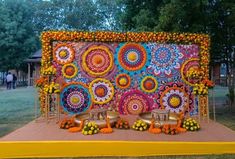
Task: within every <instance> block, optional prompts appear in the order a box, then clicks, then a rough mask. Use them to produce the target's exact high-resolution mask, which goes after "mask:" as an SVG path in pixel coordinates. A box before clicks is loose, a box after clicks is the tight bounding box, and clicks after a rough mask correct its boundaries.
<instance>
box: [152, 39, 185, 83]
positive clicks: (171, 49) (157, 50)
mask: <svg viewBox="0 0 235 159" xmlns="http://www.w3.org/2000/svg"><path fill="white" fill-rule="evenodd" d="M148 47H149V48H150V50H151V57H152V60H151V64H150V66H149V67H148V70H149V71H150V72H151V73H152V74H154V75H155V76H159V77H162V78H165V77H166V78H168V77H172V76H177V75H178V74H179V69H180V61H181V59H182V58H183V57H184V55H183V54H182V53H180V52H179V50H178V48H177V45H168V44H156V43H151V44H149V45H148Z"/></svg>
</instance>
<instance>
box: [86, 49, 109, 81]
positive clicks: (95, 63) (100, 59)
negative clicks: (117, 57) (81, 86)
mask: <svg viewBox="0 0 235 159" xmlns="http://www.w3.org/2000/svg"><path fill="white" fill-rule="evenodd" d="M82 67H83V69H84V71H87V72H88V74H89V75H91V76H93V77H99V76H103V75H105V74H107V73H108V72H109V71H110V70H111V69H112V68H113V54H112V52H111V50H110V49H109V48H108V47H106V46H105V45H100V46H97V45H91V46H89V47H88V49H87V50H86V51H85V52H84V53H83V54H82Z"/></svg>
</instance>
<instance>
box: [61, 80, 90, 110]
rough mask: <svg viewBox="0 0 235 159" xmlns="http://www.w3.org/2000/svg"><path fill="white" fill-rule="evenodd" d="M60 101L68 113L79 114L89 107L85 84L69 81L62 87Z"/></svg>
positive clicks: (88, 94) (88, 95)
mask: <svg viewBox="0 0 235 159" xmlns="http://www.w3.org/2000/svg"><path fill="white" fill-rule="evenodd" d="M60 102H61V105H62V106H63V107H64V110H65V111H67V112H68V113H71V114H80V113H82V112H85V111H86V110H87V109H88V108H89V107H90V105H91V96H90V93H89V91H88V89H87V87H86V86H85V84H83V83H71V84H68V85H65V86H64V87H63V90H62V92H61V94H60Z"/></svg>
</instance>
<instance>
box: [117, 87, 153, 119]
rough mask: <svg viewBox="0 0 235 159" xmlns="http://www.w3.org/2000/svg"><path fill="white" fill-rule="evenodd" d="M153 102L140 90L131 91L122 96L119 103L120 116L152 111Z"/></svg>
mask: <svg viewBox="0 0 235 159" xmlns="http://www.w3.org/2000/svg"><path fill="white" fill-rule="evenodd" d="M152 105H153V100H152V99H150V98H148V96H147V95H145V94H144V93H142V92H141V91H139V90H131V91H129V92H126V93H124V94H123V95H122V97H121V99H120V102H119V106H118V108H119V112H120V114H134V115H137V114H140V113H142V112H146V111H148V110H150V108H151V106H152Z"/></svg>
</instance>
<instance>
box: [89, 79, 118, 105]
mask: <svg viewBox="0 0 235 159" xmlns="http://www.w3.org/2000/svg"><path fill="white" fill-rule="evenodd" d="M89 91H90V93H91V95H92V100H93V102H94V103H96V104H105V103H108V102H109V101H110V100H112V98H113V96H114V87H113V85H112V83H111V82H110V81H109V80H106V79H103V78H97V79H95V80H93V81H92V82H91V83H90V85H89Z"/></svg>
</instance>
